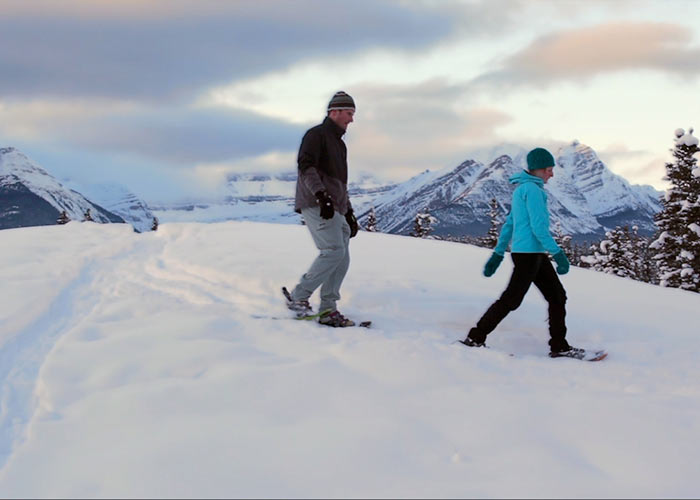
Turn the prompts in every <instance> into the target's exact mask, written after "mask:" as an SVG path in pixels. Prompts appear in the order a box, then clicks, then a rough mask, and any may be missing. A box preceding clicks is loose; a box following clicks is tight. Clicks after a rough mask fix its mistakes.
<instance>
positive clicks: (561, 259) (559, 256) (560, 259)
mask: <svg viewBox="0 0 700 500" xmlns="http://www.w3.org/2000/svg"><path fill="white" fill-rule="evenodd" d="M552 257H553V258H554V262H556V263H557V274H566V273H568V272H569V259H567V258H566V254H565V253H564V252H563V251H562V250H560V251H559V252H557V253H555V254H554V255H553V256H552Z"/></svg>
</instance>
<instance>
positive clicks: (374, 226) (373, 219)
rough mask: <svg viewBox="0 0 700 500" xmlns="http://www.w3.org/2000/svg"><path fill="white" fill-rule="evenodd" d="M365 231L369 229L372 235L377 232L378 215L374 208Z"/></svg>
mask: <svg viewBox="0 0 700 500" xmlns="http://www.w3.org/2000/svg"><path fill="white" fill-rule="evenodd" d="M365 229H367V231H369V232H370V233H376V232H377V214H375V213H374V207H372V208H371V209H370V211H369V215H368V216H367V223H366V225H365Z"/></svg>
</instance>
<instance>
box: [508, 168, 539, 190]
mask: <svg viewBox="0 0 700 500" xmlns="http://www.w3.org/2000/svg"><path fill="white" fill-rule="evenodd" d="M508 181H509V182H510V183H511V184H525V183H527V182H534V183H535V184H537V185H538V186H540V187H543V186H544V181H543V180H542V179H540V178H539V177H537V176H535V175H532V174H528V173H527V172H526V171H525V170H521V171H520V172H517V173H515V174H513V175H511V176H510V177H509V178H508Z"/></svg>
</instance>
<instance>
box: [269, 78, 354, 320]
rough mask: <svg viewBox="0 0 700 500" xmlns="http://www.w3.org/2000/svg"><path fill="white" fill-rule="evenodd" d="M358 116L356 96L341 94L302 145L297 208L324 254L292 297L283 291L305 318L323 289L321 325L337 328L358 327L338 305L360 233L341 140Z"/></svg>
mask: <svg viewBox="0 0 700 500" xmlns="http://www.w3.org/2000/svg"><path fill="white" fill-rule="evenodd" d="M354 115H355V102H354V100H353V99H352V97H350V96H349V95H348V94H346V93H345V92H336V93H335V95H334V96H333V98H332V99H331V100H330V102H329V103H328V114H327V116H326V118H325V119H324V120H323V123H321V124H320V125H317V126H315V127H313V128H311V129H309V130H308V131H307V132H306V134H305V135H304V138H303V139H302V141H301V147H300V148H299V157H298V160H297V161H298V166H299V175H298V178H297V187H296V199H295V204H294V209H295V211H296V212H298V213H301V215H302V216H303V218H304V222H305V223H306V227H308V228H309V232H310V233H311V237H312V238H313V240H314V243H315V244H316V247H317V248H318V249H319V251H320V253H319V255H318V257H317V258H316V260H315V261H314V262H313V264H312V265H311V267H310V268H309V270H308V271H307V272H306V274H304V275H303V276H302V277H301V281H299V284H298V285H297V286H296V287H295V288H294V290H292V292H291V293H288V292H287V291H286V289H283V291H284V292H285V295H286V296H287V307H288V308H289V309H291V310H292V311H294V312H296V314H297V316H298V317H304V316H310V315H312V314H313V310H312V308H311V306H310V305H309V297H311V294H312V293H313V292H314V291H315V290H316V288H318V287H319V286H320V287H321V305H320V308H319V312H320V316H319V320H318V321H319V323H321V324H323V325H328V326H333V327H346V326H354V324H355V323H354V322H353V321H351V320H349V319H348V318H346V317H344V316H343V315H342V314H340V312H339V311H338V308H337V305H336V303H337V301H338V300H340V285H341V284H342V282H343V279H344V278H345V274H346V273H347V271H348V267H349V265H350V254H349V251H348V248H349V241H350V238H352V237H353V236H355V235H356V234H357V230H358V224H357V219H356V218H355V215H354V214H353V210H352V205H351V204H350V199H349V198H348V186H347V183H348V162H347V149H346V147H345V143H344V142H343V139H342V137H343V134H345V131H346V130H347V128H348V125H349V124H350V123H352V122H353V117H354Z"/></svg>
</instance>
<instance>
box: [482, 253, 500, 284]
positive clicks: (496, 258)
mask: <svg viewBox="0 0 700 500" xmlns="http://www.w3.org/2000/svg"><path fill="white" fill-rule="evenodd" d="M502 261H503V255H499V254H497V253H496V252H493V253H492V254H491V257H489V260H488V261H487V262H486V265H485V266H484V276H486V277H487V278H488V277H489V276H492V275H493V273H495V272H496V269H498V266H500V265H501V262H502Z"/></svg>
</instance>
